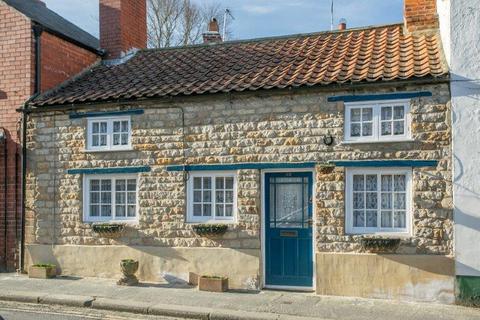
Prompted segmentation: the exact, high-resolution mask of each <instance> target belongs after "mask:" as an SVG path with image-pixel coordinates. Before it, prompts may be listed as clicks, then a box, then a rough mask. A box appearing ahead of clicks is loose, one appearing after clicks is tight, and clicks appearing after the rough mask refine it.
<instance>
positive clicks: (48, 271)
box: [28, 264, 57, 279]
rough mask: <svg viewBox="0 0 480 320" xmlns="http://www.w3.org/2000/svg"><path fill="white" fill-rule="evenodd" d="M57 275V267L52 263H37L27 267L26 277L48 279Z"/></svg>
mask: <svg viewBox="0 0 480 320" xmlns="http://www.w3.org/2000/svg"><path fill="white" fill-rule="evenodd" d="M56 276H57V267H56V266H55V265H53V264H38V265H33V266H31V267H30V268H28V277H29V278H35V279H50V278H55V277H56Z"/></svg>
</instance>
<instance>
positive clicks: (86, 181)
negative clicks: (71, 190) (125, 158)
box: [83, 173, 139, 222]
mask: <svg viewBox="0 0 480 320" xmlns="http://www.w3.org/2000/svg"><path fill="white" fill-rule="evenodd" d="M96 179H104V180H108V179H110V180H111V181H112V183H111V191H110V192H111V196H112V198H111V207H112V209H111V212H112V215H111V217H101V216H98V217H91V216H90V212H89V210H90V180H96ZM116 179H135V180H136V190H135V199H136V203H135V217H127V216H125V217H119V218H117V217H116V216H115V210H116V203H115V202H116V197H115V180H116ZM138 182H139V179H138V174H135V173H134V174H131V173H128V174H102V175H100V174H85V175H84V176H83V221H84V222H137V221H138V203H139V201H138Z"/></svg>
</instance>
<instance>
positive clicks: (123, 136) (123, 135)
mask: <svg viewBox="0 0 480 320" xmlns="http://www.w3.org/2000/svg"><path fill="white" fill-rule="evenodd" d="M126 145H128V134H127V133H122V146H126Z"/></svg>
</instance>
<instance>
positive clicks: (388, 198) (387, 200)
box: [382, 193, 392, 209]
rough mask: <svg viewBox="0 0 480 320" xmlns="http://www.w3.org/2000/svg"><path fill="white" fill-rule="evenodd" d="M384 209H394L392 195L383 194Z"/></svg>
mask: <svg viewBox="0 0 480 320" xmlns="http://www.w3.org/2000/svg"><path fill="white" fill-rule="evenodd" d="M382 209H392V194H391V193H382Z"/></svg>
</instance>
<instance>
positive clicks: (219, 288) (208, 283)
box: [198, 276, 228, 292]
mask: <svg viewBox="0 0 480 320" xmlns="http://www.w3.org/2000/svg"><path fill="white" fill-rule="evenodd" d="M198 289H199V290H201V291H211V292H225V291H228V278H224V277H210V276H201V277H200V278H199V281H198Z"/></svg>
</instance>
